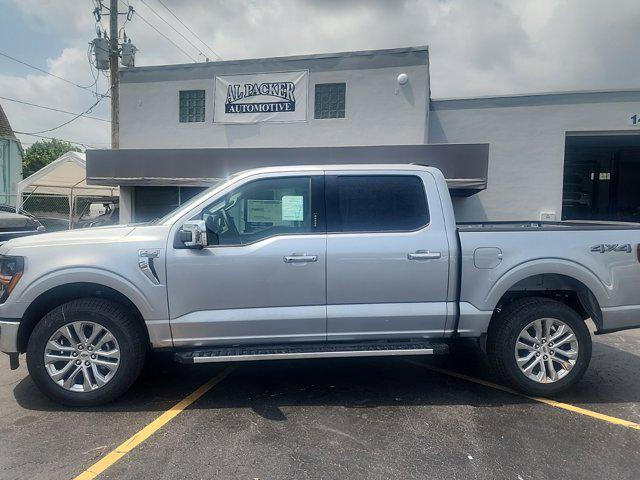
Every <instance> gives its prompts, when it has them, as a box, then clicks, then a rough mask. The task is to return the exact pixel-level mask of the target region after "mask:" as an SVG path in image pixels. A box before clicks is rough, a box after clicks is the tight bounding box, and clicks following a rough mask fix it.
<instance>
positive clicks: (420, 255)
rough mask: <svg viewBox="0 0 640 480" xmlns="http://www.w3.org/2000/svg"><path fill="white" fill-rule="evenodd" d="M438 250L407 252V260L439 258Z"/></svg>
mask: <svg viewBox="0 0 640 480" xmlns="http://www.w3.org/2000/svg"><path fill="white" fill-rule="evenodd" d="M441 256H442V254H441V253H440V252H430V251H429V250H418V251H417V252H413V253H409V254H407V258H408V259H409V260H432V259H436V258H440V257H441Z"/></svg>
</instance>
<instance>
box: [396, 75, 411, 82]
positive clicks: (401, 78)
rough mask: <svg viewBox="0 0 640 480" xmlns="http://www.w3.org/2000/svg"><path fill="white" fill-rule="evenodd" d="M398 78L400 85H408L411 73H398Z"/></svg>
mask: <svg viewBox="0 0 640 480" xmlns="http://www.w3.org/2000/svg"><path fill="white" fill-rule="evenodd" d="M397 80H398V85H406V84H407V82H408V81H409V75H407V74H406V73H401V74H400V75H398V78H397Z"/></svg>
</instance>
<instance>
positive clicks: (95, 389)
mask: <svg viewBox="0 0 640 480" xmlns="http://www.w3.org/2000/svg"><path fill="white" fill-rule="evenodd" d="M145 352H146V344H145V336H144V332H143V330H142V326H141V325H140V324H139V322H137V321H136V319H135V318H133V317H132V315H131V314H130V313H129V312H128V311H127V310H126V308H124V307H123V306H122V305H120V304H118V303H115V302H112V301H110V300H106V299H101V298H81V299H78V300H72V301H70V302H67V303H65V304H63V305H60V306H58V307H56V308H54V309H53V310H52V311H50V312H49V313H47V314H46V315H45V316H44V317H43V318H42V320H40V322H39V323H38V324H37V325H36V326H35V328H34V330H33V332H32V333H31V336H30V337H29V343H28V345H27V367H28V368H29V374H30V375H31V378H32V379H33V381H34V382H35V384H36V385H37V386H38V388H40V390H41V391H42V392H43V393H45V394H46V395H47V396H48V397H49V398H51V399H52V400H54V401H57V402H59V403H62V404H65V405H71V406H91V405H99V404H102V403H106V402H109V401H111V400H114V399H115V398H117V397H118V396H120V395H121V394H122V393H124V392H125V391H126V390H127V389H128V388H129V387H130V386H131V384H132V383H133V382H134V381H135V379H136V378H137V377H138V375H139V374H140V371H141V369H142V366H143V364H144V359H145Z"/></svg>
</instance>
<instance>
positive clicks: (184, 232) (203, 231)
mask: <svg viewBox="0 0 640 480" xmlns="http://www.w3.org/2000/svg"><path fill="white" fill-rule="evenodd" d="M178 235H179V237H178V238H179V239H180V241H181V242H182V243H183V244H184V246H185V247H187V248H203V247H206V246H207V227H206V226H205V224H204V221H203V220H189V221H188V222H184V224H183V225H182V228H181V229H180V231H179V233H178Z"/></svg>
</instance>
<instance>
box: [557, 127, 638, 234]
mask: <svg viewBox="0 0 640 480" xmlns="http://www.w3.org/2000/svg"><path fill="white" fill-rule="evenodd" d="M562 219H563V220H615V221H623V222H640V135H635V134H634V135H592V136H591V135H590V136H582V135H581V136H567V137H566V141H565V157H564V182H563V189H562Z"/></svg>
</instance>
